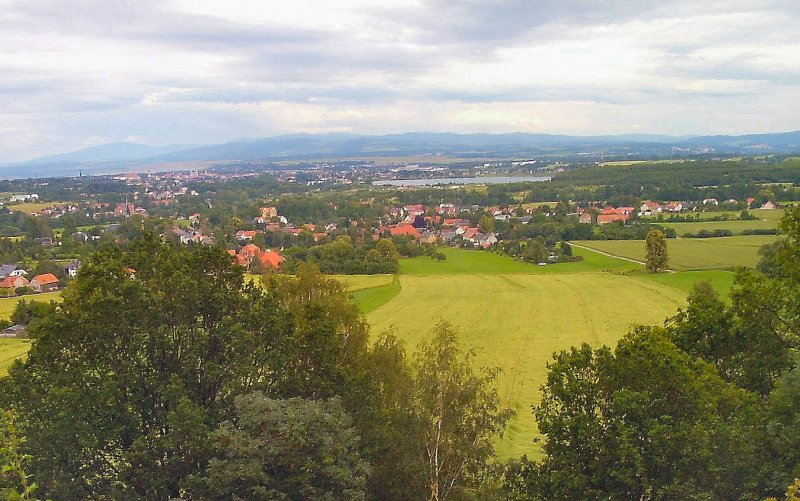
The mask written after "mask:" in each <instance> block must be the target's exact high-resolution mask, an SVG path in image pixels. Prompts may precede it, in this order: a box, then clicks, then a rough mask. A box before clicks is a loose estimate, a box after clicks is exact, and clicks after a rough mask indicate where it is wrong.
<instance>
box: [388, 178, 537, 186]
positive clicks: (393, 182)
mask: <svg viewBox="0 0 800 501" xmlns="http://www.w3.org/2000/svg"><path fill="white" fill-rule="evenodd" d="M550 179H552V178H550V177H549V176H486V177H440V178H438V179H390V180H386V181H373V182H372V184H373V185H375V186H436V185H440V184H506V183H541V182H543V181H550Z"/></svg>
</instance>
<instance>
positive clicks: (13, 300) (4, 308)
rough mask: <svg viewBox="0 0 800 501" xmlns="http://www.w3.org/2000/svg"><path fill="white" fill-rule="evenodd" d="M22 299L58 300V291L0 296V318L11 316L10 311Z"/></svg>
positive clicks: (59, 295) (59, 296)
mask: <svg viewBox="0 0 800 501" xmlns="http://www.w3.org/2000/svg"><path fill="white" fill-rule="evenodd" d="M21 299H24V300H26V301H45V302H46V301H60V300H61V293H60V292H45V293H44V294H30V295H27V296H15V297H4V298H0V318H2V319H6V320H8V319H9V318H11V312H13V311H14V307H15V306H16V305H17V303H18V302H19V301H20V300H21Z"/></svg>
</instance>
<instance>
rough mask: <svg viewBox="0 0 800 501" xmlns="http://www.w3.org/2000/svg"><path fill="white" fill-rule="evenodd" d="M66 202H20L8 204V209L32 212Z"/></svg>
mask: <svg viewBox="0 0 800 501" xmlns="http://www.w3.org/2000/svg"><path fill="white" fill-rule="evenodd" d="M63 203H66V202H22V203H19V204H11V205H6V207H7V208H8V210H10V211H12V212H14V211H16V212H24V213H26V214H30V213H31V212H39V211H40V210H42V209H46V208H48V207H53V206H55V205H59V204H63Z"/></svg>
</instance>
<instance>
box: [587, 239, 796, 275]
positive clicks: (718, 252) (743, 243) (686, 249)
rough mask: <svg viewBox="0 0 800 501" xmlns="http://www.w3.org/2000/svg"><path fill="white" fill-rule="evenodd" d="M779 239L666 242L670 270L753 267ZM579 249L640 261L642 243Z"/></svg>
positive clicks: (595, 242)
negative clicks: (761, 251) (764, 249)
mask: <svg viewBox="0 0 800 501" xmlns="http://www.w3.org/2000/svg"><path fill="white" fill-rule="evenodd" d="M779 238H781V237H779V236H776V235H748V236H734V237H721V238H671V239H669V240H667V253H668V254H669V266H670V268H673V269H675V270H710V269H730V268H734V267H736V266H749V267H754V266H755V265H756V264H758V259H759V257H758V250H759V249H760V248H761V246H762V245H764V244H768V243H772V242H774V241H775V240H777V239H779ZM576 243H578V244H580V245H584V246H586V247H590V248H592V249H597V250H599V251H602V252H607V253H609V254H613V255H615V256H620V257H625V258H629V259H637V260H640V261H643V260H644V258H645V253H644V241H643V240H584V241H580V242H576Z"/></svg>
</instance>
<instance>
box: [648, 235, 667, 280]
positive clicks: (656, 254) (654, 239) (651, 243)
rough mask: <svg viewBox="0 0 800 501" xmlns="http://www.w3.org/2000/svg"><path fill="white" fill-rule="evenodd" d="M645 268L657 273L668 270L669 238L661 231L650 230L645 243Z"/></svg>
mask: <svg viewBox="0 0 800 501" xmlns="http://www.w3.org/2000/svg"><path fill="white" fill-rule="evenodd" d="M644 248H645V267H646V268H647V269H648V270H650V271H651V272H653V273H655V272H657V271H660V270H664V269H666V268H667V260H668V257H667V237H666V236H665V235H664V232H662V231H661V230H650V233H648V234H647V238H646V239H645V241H644Z"/></svg>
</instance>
